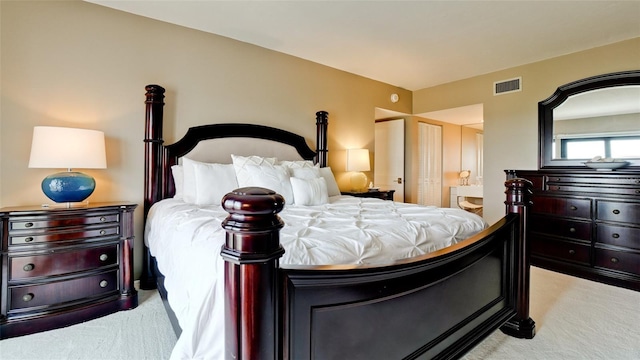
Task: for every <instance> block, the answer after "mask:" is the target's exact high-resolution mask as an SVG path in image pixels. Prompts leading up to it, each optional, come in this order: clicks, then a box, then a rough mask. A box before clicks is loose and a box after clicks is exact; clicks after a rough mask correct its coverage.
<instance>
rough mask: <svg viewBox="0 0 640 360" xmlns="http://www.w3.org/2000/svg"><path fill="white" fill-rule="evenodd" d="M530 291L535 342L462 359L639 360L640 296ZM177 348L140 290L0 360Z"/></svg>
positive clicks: (20, 343) (605, 290) (572, 282)
mask: <svg viewBox="0 0 640 360" xmlns="http://www.w3.org/2000/svg"><path fill="white" fill-rule="evenodd" d="M531 289H532V291H531V293H532V295H531V317H532V318H533V319H534V320H535V321H536V327H537V334H536V336H535V338H533V339H531V340H522V339H515V338H511V337H509V336H506V335H504V334H502V332H500V331H496V332H495V333H493V334H492V335H491V336H490V337H488V338H487V339H486V340H485V341H483V342H482V343H481V344H479V345H478V346H477V347H476V348H475V349H473V350H472V351H471V352H470V353H468V354H467V355H466V356H465V357H464V358H463V359H465V360H477V359H478V360H479V359H483V360H485V359H494V360H518V359H523V360H524V359H526V360H537V359H540V360H542V359H544V360H553V359H563V360H571V359H575V360H585V359H602V360H638V359H640V292H636V291H631V290H626V289H621V288H617V287H613V286H607V285H603V284H599V283H596V282H592V281H587V280H583V279H578V278H575V277H571V276H566V275H562V274H558V273H554V272H550V271H546V270H542V269H538V268H532V272H531ZM175 341H176V337H175V335H174V334H173V331H172V329H171V324H170V323H169V320H168V319H167V317H166V314H165V312H164V308H163V306H162V301H161V300H160V296H159V295H158V294H157V292H155V291H141V292H140V305H139V306H138V308H136V309H134V310H130V311H122V312H119V313H116V314H113V315H109V316H106V317H103V318H100V319H96V320H92V321H88V322H86V323H83V324H78V325H74V326H70V327H68V328H64V329H59V330H53V331H47V332H43V333H40V334H34V335H28V336H22V337H18V338H13V339H6V340H2V341H0V359H2V360H45V359H47V360H49V359H51V360H55V359H69V360H71V359H77V360H99V359H105V360H125V359H126V360H144V359H149V360H162V359H168V358H169V354H170V353H171V348H172V347H173V344H174V343H175Z"/></svg>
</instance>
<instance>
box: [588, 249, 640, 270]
mask: <svg viewBox="0 0 640 360" xmlns="http://www.w3.org/2000/svg"><path fill="white" fill-rule="evenodd" d="M595 252H596V264H595V265H596V267H601V268H606V269H611V270H618V271H623V272H627V273H631V274H634V275H639V276H640V252H625V251H616V250H610V249H602V248H596V250H595Z"/></svg>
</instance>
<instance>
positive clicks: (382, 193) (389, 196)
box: [341, 190, 396, 200]
mask: <svg viewBox="0 0 640 360" xmlns="http://www.w3.org/2000/svg"><path fill="white" fill-rule="evenodd" d="M395 192H396V191H395V190H369V191H343V192H341V194H342V195H351V196H355V197H364V198H377V199H382V200H393V193H395Z"/></svg>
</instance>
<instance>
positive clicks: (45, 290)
mask: <svg viewBox="0 0 640 360" xmlns="http://www.w3.org/2000/svg"><path fill="white" fill-rule="evenodd" d="M117 290H118V270H113V271H110V272H105V273H102V274H97V275H92V276H87V277H82V278H75V279H70V280H65V281H54V282H49V283H43V284H37V285H35V284H34V285H30V286H15V287H9V298H10V302H11V303H10V304H9V310H10V311H11V310H19V309H27V308H35V307H43V306H57V305H65V303H69V302H72V301H80V300H83V299H87V300H91V299H92V298H95V297H99V296H104V295H107V294H110V293H113V292H116V291H117Z"/></svg>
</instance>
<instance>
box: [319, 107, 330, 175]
mask: <svg viewBox="0 0 640 360" xmlns="http://www.w3.org/2000/svg"><path fill="white" fill-rule="evenodd" d="M328 124H329V113H328V112H326V111H318V112H317V113H316V148H317V149H316V152H317V155H316V156H317V159H316V163H318V164H320V167H325V166H327V153H328V152H329V150H327V125H328Z"/></svg>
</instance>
